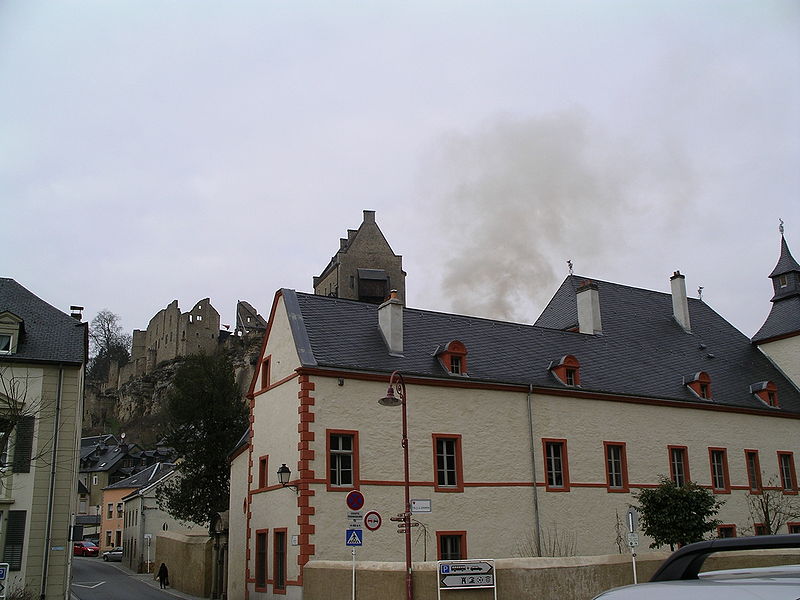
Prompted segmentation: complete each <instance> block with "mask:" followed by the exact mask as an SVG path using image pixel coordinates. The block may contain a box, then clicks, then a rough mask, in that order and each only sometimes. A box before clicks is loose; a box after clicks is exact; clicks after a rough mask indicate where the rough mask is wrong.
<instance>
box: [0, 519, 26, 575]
mask: <svg viewBox="0 0 800 600" xmlns="http://www.w3.org/2000/svg"><path fill="white" fill-rule="evenodd" d="M26 516H27V513H26V512H25V511H24V510H10V511H8V519H7V520H6V544H5V547H4V548H3V562H7V563H8V569H9V571H19V570H20V569H21V568H22V547H23V544H24V543H25V517H26Z"/></svg>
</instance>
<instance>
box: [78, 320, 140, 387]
mask: <svg viewBox="0 0 800 600" xmlns="http://www.w3.org/2000/svg"><path fill="white" fill-rule="evenodd" d="M119 322H120V318H119V316H118V315H116V314H114V313H113V312H111V311H110V310H108V309H107V308H104V309H103V310H101V311H100V312H99V313H97V316H95V318H94V319H92V322H91V323H90V324H89V353H90V358H89V368H88V372H87V373H88V377H89V379H91V380H94V381H105V379H106V377H108V370H109V367H110V366H111V363H112V362H116V363H117V364H119V365H120V366H122V365H124V364H125V363H127V362H128V361H129V360H130V357H131V355H130V349H131V335H130V334H129V333H123V331H122V325H120V323H119Z"/></svg>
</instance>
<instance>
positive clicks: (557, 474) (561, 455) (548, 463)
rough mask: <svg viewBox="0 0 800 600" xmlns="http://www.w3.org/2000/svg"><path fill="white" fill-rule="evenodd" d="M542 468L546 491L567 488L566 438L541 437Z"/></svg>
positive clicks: (560, 490) (564, 489) (557, 490)
mask: <svg viewBox="0 0 800 600" xmlns="http://www.w3.org/2000/svg"><path fill="white" fill-rule="evenodd" d="M542 444H543V445H544V470H545V473H546V474H547V485H546V488H545V489H547V490H548V491H552V492H565V491H568V490H569V468H568V464H567V440H554V439H543V440H542Z"/></svg>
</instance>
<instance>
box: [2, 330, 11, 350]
mask: <svg viewBox="0 0 800 600" xmlns="http://www.w3.org/2000/svg"><path fill="white" fill-rule="evenodd" d="M0 354H11V335H9V334H7V333H0Z"/></svg>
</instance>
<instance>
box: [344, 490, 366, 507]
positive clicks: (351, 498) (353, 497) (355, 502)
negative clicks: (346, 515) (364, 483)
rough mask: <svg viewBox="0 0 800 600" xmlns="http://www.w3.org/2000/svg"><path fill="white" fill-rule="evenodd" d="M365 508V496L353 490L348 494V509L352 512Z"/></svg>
mask: <svg viewBox="0 0 800 600" xmlns="http://www.w3.org/2000/svg"><path fill="white" fill-rule="evenodd" d="M363 506H364V494H362V493H361V492H359V491H358V490H353V491H352V492H350V493H349V494H347V508H349V509H350V510H361V509H362V507H363Z"/></svg>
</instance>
